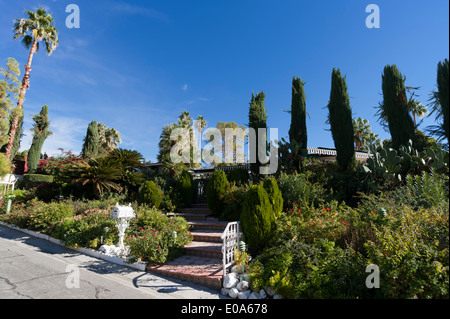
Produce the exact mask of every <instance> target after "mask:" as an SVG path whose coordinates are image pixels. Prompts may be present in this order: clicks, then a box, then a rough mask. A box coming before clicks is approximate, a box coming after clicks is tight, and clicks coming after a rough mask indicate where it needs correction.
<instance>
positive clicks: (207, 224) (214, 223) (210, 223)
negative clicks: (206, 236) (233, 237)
mask: <svg viewBox="0 0 450 319" xmlns="http://www.w3.org/2000/svg"><path fill="white" fill-rule="evenodd" d="M188 224H189V225H190V226H191V227H190V230H191V232H193V231H197V230H211V231H221V232H222V233H223V232H224V231H225V228H226V227H227V225H228V223H227V222H222V221H218V220H217V219H208V220H191V221H188Z"/></svg>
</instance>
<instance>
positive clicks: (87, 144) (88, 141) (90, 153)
mask: <svg viewBox="0 0 450 319" xmlns="http://www.w3.org/2000/svg"><path fill="white" fill-rule="evenodd" d="M98 131H99V130H98V123H97V122H96V121H92V122H91V123H90V124H89V126H88V128H87V132H86V137H85V138H84V144H83V149H82V151H81V156H82V157H83V158H86V159H88V158H95V157H97V155H98V151H99V144H100V135H99V133H98Z"/></svg>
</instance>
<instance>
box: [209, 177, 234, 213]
mask: <svg viewBox="0 0 450 319" xmlns="http://www.w3.org/2000/svg"><path fill="white" fill-rule="evenodd" d="M228 185H229V184H228V179H227V175H226V174H225V172H224V171H222V170H218V171H215V172H214V174H213V176H212V177H211V180H210V181H209V183H208V187H207V190H206V201H207V203H208V207H209V209H210V210H211V213H212V214H213V215H214V216H216V217H220V215H222V213H223V209H224V204H223V200H222V199H221V198H220V195H224V194H226V192H227V190H228Z"/></svg>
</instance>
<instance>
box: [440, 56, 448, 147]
mask: <svg viewBox="0 0 450 319" xmlns="http://www.w3.org/2000/svg"><path fill="white" fill-rule="evenodd" d="M448 68H449V62H448V59H445V61H444V62H439V64H438V76H437V86H438V97H439V103H440V105H441V112H442V116H443V119H444V122H443V125H442V128H443V131H444V132H445V136H446V137H447V141H449V137H448V133H449V132H448V131H449V125H450V122H449V114H448V99H449V97H448V95H449V94H448V90H449V89H448V86H449V71H448Z"/></svg>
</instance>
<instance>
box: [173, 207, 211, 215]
mask: <svg viewBox="0 0 450 319" xmlns="http://www.w3.org/2000/svg"><path fill="white" fill-rule="evenodd" d="M179 212H180V213H182V214H211V211H210V210H209V208H195V207H190V208H181V209H180V210H179Z"/></svg>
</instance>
